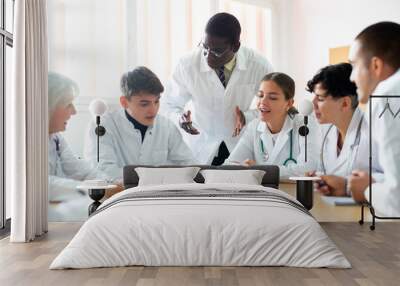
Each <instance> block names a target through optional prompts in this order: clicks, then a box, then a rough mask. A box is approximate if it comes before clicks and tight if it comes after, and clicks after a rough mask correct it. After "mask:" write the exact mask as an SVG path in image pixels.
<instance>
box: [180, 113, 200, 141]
mask: <svg viewBox="0 0 400 286" xmlns="http://www.w3.org/2000/svg"><path fill="white" fill-rule="evenodd" d="M191 114H192V113H191V112H190V110H188V111H187V112H185V113H183V115H182V117H181V120H180V122H179V124H180V126H181V128H182V129H183V130H185V131H186V132H187V133H189V134H192V135H197V134H200V132H199V131H198V130H197V129H196V128H194V127H193V122H192V116H191Z"/></svg>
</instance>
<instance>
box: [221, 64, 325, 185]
mask: <svg viewBox="0 0 400 286" xmlns="http://www.w3.org/2000/svg"><path fill="white" fill-rule="evenodd" d="M294 93H295V83H294V80H293V79H292V78H291V77H289V76H288V75H286V74H284V73H279V72H274V73H269V74H267V75H266V76H264V78H263V79H262V81H261V84H260V87H259V90H258V93H257V97H258V101H257V109H258V111H259V118H257V119H255V120H253V121H252V122H251V123H249V125H248V126H247V128H246V130H245V132H244V134H243V135H242V137H241V139H240V141H239V142H238V144H237V145H236V147H235V149H234V150H233V151H232V153H231V155H230V156H229V158H228V159H227V164H235V163H236V164H245V165H255V164H257V165H264V164H268V165H278V166H279V168H280V177H281V179H287V178H288V177H289V176H299V175H304V174H305V173H306V172H307V171H310V170H314V169H315V167H316V164H317V162H318V146H319V139H318V137H317V135H318V127H317V126H316V124H315V121H314V120H313V118H310V120H309V124H308V126H309V134H308V135H307V136H308V137H307V140H308V144H307V145H308V146H307V162H305V137H304V136H301V135H300V134H299V128H300V127H301V126H302V125H303V117H302V116H299V115H298V112H297V110H296V109H295V108H294V106H293V104H294Z"/></svg>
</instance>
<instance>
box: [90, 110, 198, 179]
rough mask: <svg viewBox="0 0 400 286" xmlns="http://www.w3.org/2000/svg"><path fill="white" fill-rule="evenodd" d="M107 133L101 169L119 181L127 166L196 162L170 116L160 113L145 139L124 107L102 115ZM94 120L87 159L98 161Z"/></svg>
mask: <svg viewBox="0 0 400 286" xmlns="http://www.w3.org/2000/svg"><path fill="white" fill-rule="evenodd" d="M101 125H102V126H104V127H105V129H106V133H105V135H104V136H102V137H100V157H99V158H100V160H99V164H98V165H99V169H100V170H102V171H104V172H105V173H106V174H107V175H109V176H111V177H112V178H113V179H116V180H119V179H121V178H122V175H123V167H124V166H126V165H136V164H145V165H166V164H177V165H189V164H196V163H197V161H196V160H195V159H194V157H193V155H192V152H191V151H190V149H189V147H188V146H187V145H186V144H185V142H184V141H183V139H182V135H181V134H180V132H179V130H178V128H177V127H176V126H175V125H174V124H173V123H172V122H171V121H170V120H168V119H167V118H166V117H164V116H162V115H157V117H156V119H155V123H154V125H153V126H149V128H148V129H147V130H146V134H145V137H144V141H143V143H142V135H141V133H140V131H139V130H138V129H135V128H134V126H133V124H132V123H131V122H130V121H129V120H128V118H127V117H126V114H125V110H124V109H119V110H117V111H114V112H109V113H106V114H105V115H104V116H102V117H101ZM95 127H96V125H95V123H94V122H91V123H90V125H89V128H88V132H87V135H86V140H85V151H84V153H85V158H86V159H88V160H89V161H91V162H93V163H97V136H96V134H95Z"/></svg>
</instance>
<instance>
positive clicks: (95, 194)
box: [88, 189, 106, 216]
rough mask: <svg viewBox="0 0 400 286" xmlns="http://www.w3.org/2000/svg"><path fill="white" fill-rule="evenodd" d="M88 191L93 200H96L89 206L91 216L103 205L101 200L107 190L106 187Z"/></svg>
mask: <svg viewBox="0 0 400 286" xmlns="http://www.w3.org/2000/svg"><path fill="white" fill-rule="evenodd" d="M88 192H89V197H90V198H91V199H92V200H94V202H93V203H92V204H91V205H90V206H89V208H88V212H89V216H90V215H91V214H92V213H94V212H95V211H96V210H97V208H98V207H99V206H100V205H101V203H100V202H99V201H100V200H101V199H102V198H103V197H104V195H105V193H106V190H105V189H89V190H88Z"/></svg>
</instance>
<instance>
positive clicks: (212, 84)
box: [162, 13, 272, 165]
mask: <svg viewBox="0 0 400 286" xmlns="http://www.w3.org/2000/svg"><path fill="white" fill-rule="evenodd" d="M205 32H206V36H205V39H204V40H203V42H202V43H201V44H200V48H199V49H197V50H195V51H193V52H192V53H191V54H189V55H187V56H185V57H183V58H182V59H181V60H180V61H179V63H178V64H177V66H176V68H175V70H174V72H173V75H172V79H171V81H170V83H169V85H168V86H167V89H166V94H165V96H164V97H163V98H162V111H163V112H164V113H165V114H167V115H168V116H169V117H170V118H171V119H172V120H173V121H174V122H175V124H177V125H178V126H179V127H180V128H182V129H183V130H184V131H186V133H184V135H185V140H187V142H188V143H189V145H190V147H191V149H192V151H193V152H194V154H195V157H196V158H198V159H199V160H200V162H201V163H202V164H210V163H212V164H213V165H221V164H222V163H223V162H224V160H225V159H226V158H227V157H228V156H229V152H231V151H232V150H233V148H234V147H235V145H236V143H237V141H238V135H239V133H240V131H241V129H242V128H243V127H244V125H245V124H246V123H249V122H250V121H251V120H252V119H254V118H256V117H257V112H256V111H255V110H250V106H251V103H252V101H253V99H254V98H255V95H256V93H257V90H258V85H259V83H260V81H261V79H262V78H263V76H264V75H266V74H267V73H269V72H271V71H272V66H271V64H270V63H269V62H268V61H267V60H266V59H265V58H264V57H262V56H261V55H259V54H257V53H256V52H254V51H253V50H250V49H248V48H246V47H243V46H241V45H240V32H241V27H240V23H239V21H238V20H237V19H236V18H235V17H234V16H233V15H230V14H228V13H218V14H216V15H214V16H213V17H211V18H210V20H209V21H208V23H207V26H206V29H205ZM189 102H191V105H192V107H193V109H192V110H189V109H187V107H186V104H187V103H189ZM192 119H193V123H192Z"/></svg>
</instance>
